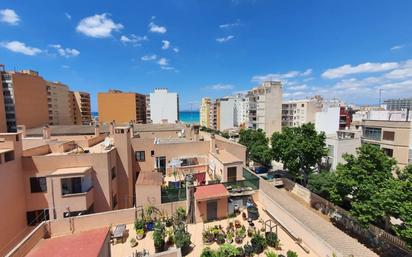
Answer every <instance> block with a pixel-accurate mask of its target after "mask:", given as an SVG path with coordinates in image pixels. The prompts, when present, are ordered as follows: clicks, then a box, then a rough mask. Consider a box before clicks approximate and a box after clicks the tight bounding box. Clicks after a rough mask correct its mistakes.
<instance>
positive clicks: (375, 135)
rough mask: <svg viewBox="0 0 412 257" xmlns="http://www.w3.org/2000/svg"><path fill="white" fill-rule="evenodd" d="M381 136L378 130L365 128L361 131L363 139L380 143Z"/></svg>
mask: <svg viewBox="0 0 412 257" xmlns="http://www.w3.org/2000/svg"><path fill="white" fill-rule="evenodd" d="M381 134H382V129H380V128H371V127H365V128H364V129H363V137H364V138H365V139H370V140H376V141H380V140H381Z"/></svg>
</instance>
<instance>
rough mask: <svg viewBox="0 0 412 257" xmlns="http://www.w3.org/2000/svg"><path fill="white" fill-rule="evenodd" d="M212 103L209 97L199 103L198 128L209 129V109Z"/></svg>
mask: <svg viewBox="0 0 412 257" xmlns="http://www.w3.org/2000/svg"><path fill="white" fill-rule="evenodd" d="M211 106H212V101H211V100H210V98H209V97H203V98H202V100H201V102H200V126H203V127H206V128H210V127H211V124H212V122H211V115H210V114H211V112H210V108H211Z"/></svg>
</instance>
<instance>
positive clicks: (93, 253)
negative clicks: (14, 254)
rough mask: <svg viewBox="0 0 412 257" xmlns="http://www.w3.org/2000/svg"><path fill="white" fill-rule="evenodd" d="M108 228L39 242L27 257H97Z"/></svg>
mask: <svg viewBox="0 0 412 257" xmlns="http://www.w3.org/2000/svg"><path fill="white" fill-rule="evenodd" d="M108 233H109V228H108V227H105V228H99V229H93V230H89V231H85V232H80V233H76V234H72V235H66V236H59V237H54V238H50V239H46V240H41V241H40V242H39V243H38V244H37V245H36V246H35V247H34V248H33V249H32V250H31V251H30V252H29V253H28V254H27V255H26V256H27V257H56V256H58V257H63V256H64V257H97V256H100V251H101V250H102V248H103V247H104V243H105V240H106V237H107V234H108Z"/></svg>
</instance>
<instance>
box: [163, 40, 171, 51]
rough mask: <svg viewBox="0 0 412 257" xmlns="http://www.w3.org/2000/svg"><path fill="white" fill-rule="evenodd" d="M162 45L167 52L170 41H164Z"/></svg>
mask: <svg viewBox="0 0 412 257" xmlns="http://www.w3.org/2000/svg"><path fill="white" fill-rule="evenodd" d="M162 44H163V45H162V49H163V50H166V49H168V48H169V47H170V41H168V40H162Z"/></svg>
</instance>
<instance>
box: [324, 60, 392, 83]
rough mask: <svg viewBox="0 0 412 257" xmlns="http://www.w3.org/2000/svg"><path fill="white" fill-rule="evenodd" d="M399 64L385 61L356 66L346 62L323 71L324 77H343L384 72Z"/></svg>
mask: <svg viewBox="0 0 412 257" xmlns="http://www.w3.org/2000/svg"><path fill="white" fill-rule="evenodd" d="M398 66H399V64H398V63H396V62H384V63H371V62H367V63H362V64H359V65H356V66H352V65H350V64H345V65H343V66H340V67H337V68H333V69H328V70H326V71H325V72H323V73H322V77H324V78H327V79H336V78H341V77H344V76H347V75H352V74H361V73H373V72H383V71H388V70H393V69H396V68H397V67H398Z"/></svg>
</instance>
